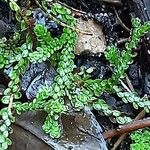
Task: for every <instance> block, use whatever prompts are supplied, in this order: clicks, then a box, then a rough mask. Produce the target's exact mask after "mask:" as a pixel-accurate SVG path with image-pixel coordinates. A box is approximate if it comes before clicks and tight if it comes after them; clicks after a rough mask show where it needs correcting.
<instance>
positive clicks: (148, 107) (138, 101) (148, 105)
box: [114, 86, 150, 113]
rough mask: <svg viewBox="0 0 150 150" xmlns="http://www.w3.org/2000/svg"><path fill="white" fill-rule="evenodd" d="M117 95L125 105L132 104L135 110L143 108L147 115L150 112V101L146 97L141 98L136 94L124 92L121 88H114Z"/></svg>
mask: <svg viewBox="0 0 150 150" xmlns="http://www.w3.org/2000/svg"><path fill="white" fill-rule="evenodd" d="M114 90H115V91H116V93H117V95H118V96H119V97H120V98H122V101H123V102H124V103H131V104H133V107H134V108H135V109H139V107H140V108H143V109H144V110H145V111H146V112H147V113H149V111H150V100H149V99H148V98H147V97H146V96H145V97H142V98H140V97H139V96H138V93H136V92H124V91H123V90H122V89H121V88H119V87H117V86H114Z"/></svg>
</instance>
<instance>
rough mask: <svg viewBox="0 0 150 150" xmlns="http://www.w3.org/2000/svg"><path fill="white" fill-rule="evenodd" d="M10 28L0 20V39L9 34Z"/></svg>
mask: <svg viewBox="0 0 150 150" xmlns="http://www.w3.org/2000/svg"><path fill="white" fill-rule="evenodd" d="M10 29H11V28H10V26H9V25H8V24H7V23H5V22H4V21H3V20H0V38H2V37H4V36H5V34H6V33H7V32H10Z"/></svg>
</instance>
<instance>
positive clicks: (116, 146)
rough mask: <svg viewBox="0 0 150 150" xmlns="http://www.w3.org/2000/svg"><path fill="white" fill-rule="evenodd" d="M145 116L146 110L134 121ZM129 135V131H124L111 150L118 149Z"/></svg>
mask: <svg viewBox="0 0 150 150" xmlns="http://www.w3.org/2000/svg"><path fill="white" fill-rule="evenodd" d="M144 116H145V111H144V110H142V111H141V112H140V113H139V114H138V115H137V116H136V117H135V119H134V121H136V120H139V119H141V118H143V117H144ZM127 135H128V133H124V134H122V135H121V136H120V137H119V139H118V140H117V141H116V142H115V144H114V146H113V148H112V149H111V150H116V149H117V148H118V146H119V145H120V144H121V142H122V141H123V140H124V139H125V138H126V136H127Z"/></svg>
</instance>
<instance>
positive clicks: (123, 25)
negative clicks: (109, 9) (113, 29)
mask: <svg viewBox="0 0 150 150" xmlns="http://www.w3.org/2000/svg"><path fill="white" fill-rule="evenodd" d="M113 9H114V12H115V14H116V17H117V19H118V21H119V23H120V25H121V26H122V27H123V28H124V29H125V30H126V31H128V32H131V30H130V29H129V28H128V27H127V26H126V25H125V24H124V23H123V22H122V20H121V19H120V17H119V15H118V12H117V10H116V9H115V7H113Z"/></svg>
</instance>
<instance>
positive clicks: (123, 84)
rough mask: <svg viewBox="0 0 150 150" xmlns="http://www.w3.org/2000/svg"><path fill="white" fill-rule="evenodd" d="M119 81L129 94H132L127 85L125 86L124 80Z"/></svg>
mask: <svg viewBox="0 0 150 150" xmlns="http://www.w3.org/2000/svg"><path fill="white" fill-rule="evenodd" d="M119 81H120V82H121V85H122V86H123V87H124V88H125V89H126V90H127V91H128V92H130V93H131V90H130V89H129V88H128V87H127V86H126V84H125V83H124V82H123V81H122V80H120V79H119Z"/></svg>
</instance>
